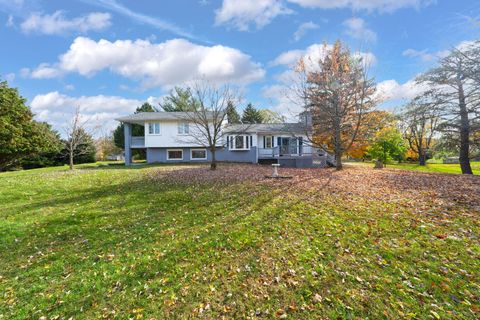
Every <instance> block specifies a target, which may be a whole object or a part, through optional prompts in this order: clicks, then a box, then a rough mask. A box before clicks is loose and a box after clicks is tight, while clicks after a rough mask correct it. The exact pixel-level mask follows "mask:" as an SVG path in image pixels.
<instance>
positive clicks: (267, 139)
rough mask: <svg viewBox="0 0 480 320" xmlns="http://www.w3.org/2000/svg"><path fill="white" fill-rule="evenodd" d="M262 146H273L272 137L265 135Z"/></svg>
mask: <svg viewBox="0 0 480 320" xmlns="http://www.w3.org/2000/svg"><path fill="white" fill-rule="evenodd" d="M263 142H264V143H263V144H264V145H263V147H264V148H273V137H272V136H265V137H264V140H263Z"/></svg>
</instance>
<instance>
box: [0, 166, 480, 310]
mask: <svg viewBox="0 0 480 320" xmlns="http://www.w3.org/2000/svg"><path fill="white" fill-rule="evenodd" d="M270 171H271V168H269V167H260V166H253V165H252V166H247V165H242V166H241V165H230V166H225V165H222V166H220V169H219V170H218V171H217V172H216V173H211V172H210V171H209V170H207V169H206V167H202V166H200V167H192V166H137V167H133V168H130V169H126V168H123V167H120V166H106V165H103V166H100V167H98V166H96V165H89V166H83V167H80V168H79V169H77V170H75V171H73V172H69V171H67V170H65V168H49V169H39V170H31V171H22V172H10V173H2V174H0V319H30V318H32V319H69V318H70V317H72V319H101V318H106V319H113V318H118V319H187V318H194V319H197V318H201V319H221V318H225V319H245V318H250V319H255V318H259V319H270V318H273V319H275V318H287V319H366V318H369V319H381V318H389V319H396V318H407V319H408V318H412V319H413V318H415V319H476V318H479V317H480V307H479V304H480V271H479V270H480V240H479V234H480V222H479V221H480V219H479V211H480V201H479V195H480V187H479V186H480V180H479V179H478V177H464V176H460V175H443V174H425V173H418V172H415V173H413V172H409V171H400V170H373V169H369V168H363V167H358V168H349V169H347V170H344V171H343V172H335V171H334V170H330V169H309V170H295V169H281V170H280V171H281V173H282V174H286V175H291V176H293V179H285V180H283V179H282V180H281V181H280V180H272V179H266V178H265V175H266V174H269V173H270Z"/></svg>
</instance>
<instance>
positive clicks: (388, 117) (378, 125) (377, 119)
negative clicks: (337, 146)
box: [346, 110, 396, 159]
mask: <svg viewBox="0 0 480 320" xmlns="http://www.w3.org/2000/svg"><path fill="white" fill-rule="evenodd" d="M395 125H396V117H395V116H394V115H393V114H392V113H391V112H388V111H384V110H373V111H370V112H367V113H366V114H365V115H364V121H362V123H361V126H360V128H359V133H358V134H357V139H356V140H355V141H354V142H353V144H352V146H351V148H350V149H349V150H348V151H347V152H346V154H347V155H348V156H349V157H352V158H355V159H363V158H364V157H365V156H366V155H367V149H368V147H369V146H370V144H371V142H372V140H373V138H374V137H375V133H376V132H378V131H380V130H382V129H384V128H386V127H390V126H395Z"/></svg>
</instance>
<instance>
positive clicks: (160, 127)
mask: <svg viewBox="0 0 480 320" xmlns="http://www.w3.org/2000/svg"><path fill="white" fill-rule="evenodd" d="M155 123H158V129H159V130H158V133H150V125H152V124H155ZM147 124H148V126H147V130H146V132H147V134H148V135H149V136H161V135H162V124H161V123H160V122H147ZM153 131H155V129H154V130H153Z"/></svg>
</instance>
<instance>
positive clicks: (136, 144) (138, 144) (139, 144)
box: [130, 137, 145, 148]
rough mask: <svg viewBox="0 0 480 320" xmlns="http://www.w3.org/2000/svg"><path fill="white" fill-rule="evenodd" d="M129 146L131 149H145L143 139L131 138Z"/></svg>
mask: <svg viewBox="0 0 480 320" xmlns="http://www.w3.org/2000/svg"><path fill="white" fill-rule="evenodd" d="M130 146H131V147H132V148H145V137H132V140H131V142H130Z"/></svg>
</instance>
